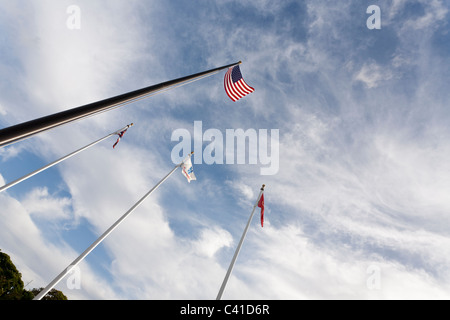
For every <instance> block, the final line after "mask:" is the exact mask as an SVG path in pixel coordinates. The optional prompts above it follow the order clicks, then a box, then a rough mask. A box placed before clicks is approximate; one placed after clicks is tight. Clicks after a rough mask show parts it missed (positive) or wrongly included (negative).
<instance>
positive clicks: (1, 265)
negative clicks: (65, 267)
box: [0, 250, 67, 300]
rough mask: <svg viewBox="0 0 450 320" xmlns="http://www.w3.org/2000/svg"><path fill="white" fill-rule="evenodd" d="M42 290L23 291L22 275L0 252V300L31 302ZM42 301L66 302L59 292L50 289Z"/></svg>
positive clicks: (8, 258) (4, 254) (7, 256)
mask: <svg viewBox="0 0 450 320" xmlns="http://www.w3.org/2000/svg"><path fill="white" fill-rule="evenodd" d="M42 289H43V288H40V289H36V288H34V289H32V290H31V291H28V290H25V288H24V285H23V281H22V274H21V273H20V272H19V271H18V270H17V268H16V266H15V265H14V263H13V262H12V261H11V258H10V256H9V255H7V254H6V253H3V252H1V250H0V300H32V299H33V298H34V297H35V296H36V295H37V294H38V293H39V292H40V291H41V290H42ZM42 300H67V297H66V296H65V295H64V294H63V293H62V292H61V291H59V290H56V289H52V290H51V291H50V292H49V293H47V294H46V295H45V296H44V297H43V298H42Z"/></svg>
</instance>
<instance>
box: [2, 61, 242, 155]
mask: <svg viewBox="0 0 450 320" xmlns="http://www.w3.org/2000/svg"><path fill="white" fill-rule="evenodd" d="M240 63H241V62H240V61H239V62H236V63H233V64H229V65H226V66H223V67H219V68H215V69H211V70H208V71H204V72H200V73H196V74H193V75H190V76H186V77H182V78H178V79H175V80H170V81H166V82H162V83H160V84H156V85H153V86H149V87H146V88H142V89H139V90H135V91H132V92H128V93H124V94H121V95H119V96H115V97H112V98H108V99H105V100H101V101H97V102H94V103H90V104H87V105H84V106H81V107H77V108H73V109H70V110H66V111H62V112H59V113H55V114H52V115H49V116H45V117H42V118H38V119H34V120H31V121H28V122H24V123H21V124H17V125H14V126H11V127H8V128H5V129H2V130H0V147H4V146H6V145H9V144H12V143H14V142H17V141H19V140H23V139H26V138H28V137H31V136H32V135H35V134H37V133H40V132H43V131H46V130H50V129H53V128H55V127H58V126H61V125H64V124H67V123H69V122H72V121H75V120H79V119H82V118H85V117H89V116H92V115H95V114H97V113H100V112H105V111H109V110H111V109H115V108H118V107H121V106H123V105H125V104H128V103H131V102H134V101H137V100H139V99H143V98H146V97H148V96H151V95H154V94H156V93H159V92H161V91H165V90H169V89H171V88H174V87H177V86H180V85H183V84H186V83H189V82H192V81H195V80H199V79H201V78H204V77H207V76H210V75H212V74H214V73H218V72H219V71H221V70H223V69H227V68H230V67H233V66H235V65H237V64H240Z"/></svg>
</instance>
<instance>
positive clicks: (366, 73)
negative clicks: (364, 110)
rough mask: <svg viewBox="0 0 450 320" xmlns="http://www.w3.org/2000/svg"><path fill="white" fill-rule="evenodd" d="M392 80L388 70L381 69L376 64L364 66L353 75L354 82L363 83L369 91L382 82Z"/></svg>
mask: <svg viewBox="0 0 450 320" xmlns="http://www.w3.org/2000/svg"><path fill="white" fill-rule="evenodd" d="M392 78H393V74H392V72H391V70H390V69H388V68H383V67H381V66H379V65H377V64H376V63H370V64H364V65H363V66H362V68H361V70H359V71H358V73H357V74H356V75H355V80H357V81H361V82H363V83H364V84H365V85H366V86H367V87H368V88H369V89H371V88H376V87H378V86H379V85H380V83H383V82H384V81H387V80H390V79H392Z"/></svg>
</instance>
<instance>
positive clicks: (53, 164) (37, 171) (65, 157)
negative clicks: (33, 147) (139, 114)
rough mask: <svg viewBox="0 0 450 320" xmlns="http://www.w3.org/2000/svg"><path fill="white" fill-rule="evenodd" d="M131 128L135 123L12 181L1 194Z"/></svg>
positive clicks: (4, 187) (0, 189) (2, 188)
mask: <svg viewBox="0 0 450 320" xmlns="http://www.w3.org/2000/svg"><path fill="white" fill-rule="evenodd" d="M131 126H133V123H132V124H129V125H127V126H126V127H124V128H122V129H119V130H117V131H115V132H113V133H110V134H108V135H107V136H105V137H103V138H101V139H99V140H97V141H95V142H92V143H90V144H88V145H86V146H84V147H83V148H80V149H78V150H76V151H74V152H72V153H70V154H68V155H66V156H64V157H62V158H60V159H58V160H56V161H53V162H52V163H49V164H47V165H46V166H43V167H42V168H40V169H37V170H35V171H33V172H31V173H29V174H27V175H25V176H23V177H21V178H19V179H17V180H14V181H12V182H10V183H8V184H5V185H4V186H3V187H1V188H0V192H3V191H5V190H7V189H9V188H11V187H13V186H15V185H16V184H18V183H20V182H22V181H24V180H27V179H28V178H31V177H32V176H34V175H36V174H38V173H40V172H42V171H44V170H47V169H48V168H51V167H53V166H55V165H57V164H58V163H60V162H62V161H64V160H67V159H69V158H71V157H73V156H74V155H76V154H78V153H80V152H82V151H84V150H86V149H88V148H90V147H92V146H94V145H96V144H97V143H100V142H102V141H103V140H106V139H108V138H109V137H111V136H113V135H116V134H118V133H119V132H122V131H124V130H126V129H128V128H130V127H131Z"/></svg>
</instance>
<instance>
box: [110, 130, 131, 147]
mask: <svg viewBox="0 0 450 320" xmlns="http://www.w3.org/2000/svg"><path fill="white" fill-rule="evenodd" d="M127 130H128V129H125V130H123V131H122V132H119V133H117V135H118V136H119V137H118V138H117V141H116V143H114V145H113V149H115V148H116V146H117V144H118V143H119V141H120V139H122V137H123V135H124V134H125V132H127Z"/></svg>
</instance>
